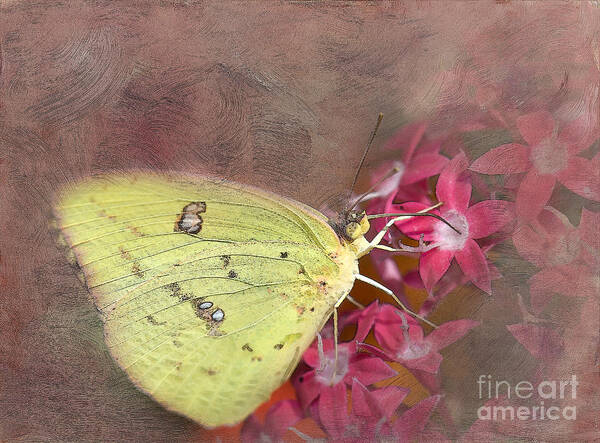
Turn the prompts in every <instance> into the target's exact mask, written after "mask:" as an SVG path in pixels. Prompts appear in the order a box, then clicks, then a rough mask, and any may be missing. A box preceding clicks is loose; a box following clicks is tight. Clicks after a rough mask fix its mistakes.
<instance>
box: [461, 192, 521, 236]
mask: <svg viewBox="0 0 600 443" xmlns="http://www.w3.org/2000/svg"><path fill="white" fill-rule="evenodd" d="M513 209H514V205H513V203H511V202H507V201H504V200H485V201H482V202H479V203H476V204H474V205H473V206H471V207H470V208H468V209H467V212H466V214H465V215H466V217H467V222H468V223H469V237H470V238H482V237H487V236H488V235H491V234H493V233H494V232H497V231H499V230H500V228H502V227H504V225H506V224H507V223H508V222H510V221H511V220H514V212H513Z"/></svg>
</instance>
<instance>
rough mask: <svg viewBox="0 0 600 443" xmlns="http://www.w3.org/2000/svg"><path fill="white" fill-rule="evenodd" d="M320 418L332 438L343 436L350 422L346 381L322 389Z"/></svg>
mask: <svg viewBox="0 0 600 443" xmlns="http://www.w3.org/2000/svg"><path fill="white" fill-rule="evenodd" d="M319 419H320V421H321V423H322V424H323V427H324V428H325V430H326V431H327V434H329V436H330V437H331V438H334V439H341V438H343V436H344V433H345V431H346V428H347V427H348V423H349V419H348V399H347V396H346V385H345V384H344V383H338V384H337V385H334V386H328V387H324V388H323V389H321V396H320V398H319Z"/></svg>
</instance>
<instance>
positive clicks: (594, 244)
mask: <svg viewBox="0 0 600 443" xmlns="http://www.w3.org/2000/svg"><path fill="white" fill-rule="evenodd" d="M578 230H579V237H580V238H581V239H582V240H584V241H585V242H587V243H588V244H589V245H590V246H591V248H592V249H593V250H594V251H595V252H600V212H592V211H588V210H587V209H585V208H583V209H582V210H581V221H580V222H579V228H578Z"/></svg>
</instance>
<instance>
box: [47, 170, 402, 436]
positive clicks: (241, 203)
mask: <svg viewBox="0 0 600 443" xmlns="http://www.w3.org/2000/svg"><path fill="white" fill-rule="evenodd" d="M55 214H56V218H57V221H58V226H59V228H60V230H61V232H62V235H63V236H64V239H65V240H66V243H67V244H68V246H69V248H70V250H71V251H72V252H73V253H74V255H75V257H76V260H77V264H78V266H79V268H80V269H81V271H82V273H83V275H84V277H85V282H86V284H87V286H88V288H89V291H90V292H91V294H92V296H93V299H94V303H95V305H96V307H97V309H98V311H99V313H100V315H101V317H102V319H103V322H104V333H105V341H106V344H107V346H108V348H109V350H110V353H111V354H112V356H113V358H114V359H115V360H116V362H117V363H118V364H119V366H120V367H121V368H122V369H123V370H124V371H125V372H126V373H127V375H128V377H129V378H130V379H131V381H132V382H133V383H134V384H135V385H136V386H137V387H138V388H140V389H141V390H143V391H144V392H146V393H147V394H148V395H149V396H151V397H152V398H153V399H155V400H156V401H157V402H159V403H160V404H161V405H163V406H164V407H165V408H167V409H169V410H171V411H175V412H177V413H179V414H182V415H184V416H187V417H189V418H191V419H192V420H195V421H196V422H198V423H200V424H202V425H204V426H207V427H214V426H220V425H226V424H234V423H237V422H239V421H241V420H243V419H244V418H245V417H246V416H248V415H249V414H250V413H251V412H252V411H253V410H254V409H255V408H256V407H257V406H258V405H260V404H261V403H263V402H264V401H266V400H267V399H268V398H269V396H270V395H271V393H272V392H273V391H274V390H275V389H276V388H278V387H279V386H280V385H281V384H282V383H284V382H285V381H286V380H287V379H288V378H289V377H290V375H291V373H292V371H293V370H294V369H295V367H296V365H297V364H298V362H299V360H300V358H301V356H302V354H303V352H304V350H305V349H306V348H307V347H308V346H309V345H310V344H311V342H312V341H313V339H314V338H315V335H316V334H317V333H318V331H319V330H320V329H321V328H322V327H323V326H324V324H325V322H326V321H327V320H328V319H329V318H330V317H331V315H332V314H333V317H334V325H335V326H336V327H337V311H336V308H337V307H338V306H339V305H340V304H341V302H342V301H343V300H344V299H345V298H346V297H347V296H348V293H349V292H350V289H351V288H352V286H353V284H354V281H355V280H363V281H366V282H367V283H370V284H373V285H374V286H376V287H378V288H380V289H382V290H383V291H386V292H387V293H389V294H390V295H392V296H394V295H393V293H392V292H391V291H390V290H389V289H387V288H385V287H384V286H382V285H380V284H379V283H377V282H375V281H373V280H371V279H369V278H367V277H364V276H362V275H361V274H360V273H359V269H358V259H359V258H360V257H362V256H363V255H365V254H367V253H368V252H369V251H371V250H372V249H373V248H376V247H382V248H387V249H390V248H389V247H384V246H382V245H379V243H380V242H381V240H382V238H383V236H384V234H385V232H386V231H387V229H389V227H390V226H391V225H392V224H393V222H394V221H395V220H396V218H392V219H391V220H390V221H389V222H388V223H387V224H386V227H385V228H384V229H383V230H382V231H380V232H379V233H378V234H377V235H376V236H375V238H374V239H373V240H372V241H370V242H369V241H367V240H366V239H365V237H364V234H365V233H366V232H367V231H368V230H369V221H368V219H369V216H367V215H366V214H365V213H364V212H363V211H354V210H348V211H345V212H344V213H343V214H342V216H341V217H340V218H339V219H337V220H335V221H332V220H328V219H327V218H326V217H325V216H324V215H322V214H321V213H320V212H318V211H316V210H314V209H312V208H310V207H309V206H306V205H304V204H302V203H299V202H296V201H293V200H291V199H287V198H284V197H282V196H278V195H275V194H271V193H268V192H266V191H263V190H260V189H257V188H253V187H250V186H246V185H240V184H236V183H234V182H230V181H225V180H218V179H214V178H209V177H203V176H193V175H183V174H178V173H153V172H149V171H141V170H140V171H131V172H126V173H114V174H108V175H105V176H96V177H91V178H88V179H84V180H82V181H80V182H77V183H75V184H71V185H69V186H67V187H65V188H64V189H63V190H62V192H60V194H59V196H58V198H57V200H56V204H55ZM394 297H395V296H394ZM396 300H397V299H396ZM397 302H398V303H400V301H399V300H397Z"/></svg>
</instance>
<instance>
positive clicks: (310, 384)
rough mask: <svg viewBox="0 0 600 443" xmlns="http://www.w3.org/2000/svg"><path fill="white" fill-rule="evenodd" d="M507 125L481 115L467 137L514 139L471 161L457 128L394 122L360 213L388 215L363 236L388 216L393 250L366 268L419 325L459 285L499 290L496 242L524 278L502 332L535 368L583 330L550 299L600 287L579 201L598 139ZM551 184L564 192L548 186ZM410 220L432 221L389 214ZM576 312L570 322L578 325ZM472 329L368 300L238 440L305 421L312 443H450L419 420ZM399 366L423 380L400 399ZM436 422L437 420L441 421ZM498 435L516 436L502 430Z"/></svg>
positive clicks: (594, 196)
mask: <svg viewBox="0 0 600 443" xmlns="http://www.w3.org/2000/svg"><path fill="white" fill-rule="evenodd" d="M488 117H489V115H488ZM513 117H514V118H512V119H511V118H508V117H507V118H504V119H500V118H499V116H498V115H496V118H488V119H487V120H486V119H483V118H482V119H480V121H479V122H478V123H477V125H476V126H477V128H476V129H477V130H480V129H481V127H485V124H484V123H482V122H485V121H487V122H488V123H487V124H490V123H489V122H490V121H493V122H495V124H501V125H503V126H504V127H505V130H506V133H509V134H513V136H512V137H513V140H512V141H511V142H510V143H503V144H500V145H498V146H496V147H493V149H491V150H488V151H487V152H486V153H484V154H483V155H474V153H473V150H469V149H467V146H466V145H465V144H463V143H462V142H461V138H460V137H457V134H456V133H455V134H452V136H446V137H444V138H431V137H430V136H428V133H427V128H428V124H427V123H426V122H417V123H413V124H410V125H408V126H406V127H404V128H403V129H401V130H400V131H399V132H398V133H397V134H396V135H395V136H394V137H393V138H392V139H391V140H390V141H389V142H388V143H387V144H386V147H385V148H386V149H387V150H390V151H394V152H395V154H396V155H395V156H394V157H395V160H393V161H391V162H389V163H387V164H385V165H382V166H381V168H380V169H378V170H377V171H376V172H375V173H374V174H373V177H372V181H373V183H375V184H377V186H375V189H374V191H373V192H371V193H370V194H369V195H368V196H367V198H365V200H366V201H367V208H366V209H367V213H369V214H393V215H389V216H387V218H385V217H382V218H378V219H373V220H372V228H373V231H372V232H377V231H379V230H380V229H381V228H382V227H383V226H384V225H385V224H386V223H387V222H388V221H389V220H390V219H392V218H396V221H395V222H394V225H393V229H391V230H390V231H388V233H387V234H386V236H385V237H384V243H386V245H387V246H388V247H389V249H391V250H393V251H395V252H393V253H390V252H389V251H382V250H374V251H373V253H372V254H371V260H372V263H373V264H374V266H375V268H376V270H377V271H378V273H379V276H380V281H381V282H382V283H383V284H384V285H385V286H387V287H388V288H389V289H391V290H392V291H393V292H394V293H395V294H396V295H397V296H398V298H399V299H400V300H401V301H402V302H404V303H405V304H407V305H409V306H410V307H411V308H412V309H413V310H414V311H415V312H418V313H419V315H420V316H421V317H427V316H429V315H430V314H432V313H434V312H435V311H436V309H437V308H438V306H439V305H440V302H441V301H442V300H443V299H444V298H445V297H446V296H447V295H448V294H450V293H451V292H452V291H453V290H454V289H455V288H458V287H461V286H464V285H467V284H468V283H472V284H473V285H474V286H475V287H476V288H479V289H480V290H481V291H483V293H485V294H490V295H494V296H497V294H496V291H495V290H494V289H493V286H494V285H493V284H492V283H493V282H494V281H495V280H498V279H501V278H502V274H501V272H500V271H499V267H498V266H497V263H495V262H497V261H500V262H501V261H502V260H501V259H498V256H499V254H498V253H495V254H492V253H493V252H494V248H495V247H496V246H498V245H502V249H503V250H506V248H507V247H511V248H514V251H515V255H517V256H518V257H520V258H519V260H523V262H524V263H528V265H527V266H529V267H530V268H532V269H534V271H533V273H532V274H531V275H529V276H527V278H526V280H525V281H524V282H521V284H520V286H519V291H517V293H515V294H510V296H511V297H512V303H513V304H514V311H515V312H518V313H520V316H521V318H522V321H521V322H520V323H514V324H506V325H505V326H506V330H507V331H508V332H509V333H510V334H512V336H513V337H514V339H515V340H516V341H517V342H518V343H520V345H522V346H523V348H524V349H525V350H526V351H527V352H529V353H530V354H531V356H533V357H535V359H537V361H539V362H540V364H544V365H552V364H553V363H554V362H556V361H557V359H558V358H560V357H561V356H563V355H564V353H565V352H567V350H568V347H569V345H570V344H571V345H573V346H574V347H575V348H577V347H576V346H575V341H576V340H578V339H581V337H580V335H581V334H579V335H578V334H573V333H570V334H569V333H563V332H564V331H565V329H564V328H557V327H556V326H555V323H556V322H551V321H549V320H548V318H547V317H546V316H545V315H546V314H547V312H548V310H549V309H552V308H551V307H549V306H550V305H551V304H552V303H551V302H552V300H553V297H567V298H571V299H572V298H578V299H580V300H583V303H584V304H585V306H588V307H589V306H591V305H593V303H592V302H591V300H593V299H594V298H596V299H597V296H598V293H600V286H599V285H600V280H599V279H598V269H599V267H600V240H599V239H600V236H599V235H598V233H599V232H598V226H600V214H599V213H598V212H593V211H592V210H591V209H588V208H587V207H586V202H598V201H600V154H598V152H596V151H594V149H593V146H592V145H593V142H594V141H595V140H596V139H597V138H598V135H599V134H598V131H593V130H590V128H589V125H586V124H585V121H583V120H582V119H575V120H572V121H567V122H563V121H560V120H559V119H558V118H556V117H554V116H552V115H550V114H549V113H548V112H545V111H538V112H533V113H528V114H524V115H520V116H519V115H515V116H513ZM511 121H513V123H511ZM499 122H500V123H499ZM467 127H468V125H467V126H464V125H463V126H461V130H462V131H465V128H467ZM458 135H459V136H460V133H459V134H458ZM596 150H597V148H596ZM498 176H501V180H498V179H497V178H498ZM558 184H561V185H562V186H564V188H560V189H558V190H557V186H558ZM556 192H572V193H574V194H575V195H577V196H578V198H580V201H581V202H583V203H581V209H580V211H579V213H578V214H576V216H577V215H578V217H575V218H579V223H578V224H577V226H574V225H573V224H572V222H571V221H570V218H569V217H567V215H566V214H564V213H562V212H560V210H559V209H557V208H556V207H554V206H553V205H552V203H553V201H554V199H553V197H552V196H553V195H554V194H555V193H556ZM496 196H502V198H498V197H496ZM590 207H592V206H590ZM414 213H422V214H434V215H435V216H437V217H428V216H409V215H407V216H406V217H405V218H398V217H399V216H400V215H402V214H414ZM569 216H571V218H573V214H572V213H571V214H569ZM371 235H374V234H371ZM402 256H416V257H417V258H418V267H416V268H414V269H409V270H408V271H407V270H406V269H401V267H400V266H399V261H398V258H399V257H402ZM490 257H496V260H495V261H494V260H491V259H490ZM407 288H420V289H421V290H424V291H425V292H426V295H425V297H426V298H425V299H424V300H422V301H421V302H420V303H418V304H416V303H412V304H411V303H409V300H408V297H407V296H406V290H407ZM502 296H505V295H504V294H502ZM590 303H591V304H590ZM585 306H584V308H582V311H581V315H582V316H586V315H587V316H588V317H589V316H590V314H589V310H590V309H588V308H585ZM559 311H560V310H559ZM593 312H595V311H593ZM557 315H558V314H557ZM582 318H583V317H582ZM554 319H556V315H555V316H554ZM585 320H586V321H587V322H588V323H589V322H590V320H589V318H587V317H586V319H585ZM478 325H479V322H477V321H475V320H470V319H461V320H449V321H446V322H444V323H441V324H439V325H438V326H437V327H436V328H434V329H432V330H430V331H429V332H426V329H424V328H427V326H426V325H424V324H422V322H421V321H419V320H418V318H416V317H415V316H413V315H411V314H409V313H408V312H405V311H403V310H402V309H400V308H399V307H396V306H393V305H389V304H385V303H384V304H381V303H379V302H378V301H377V300H375V301H373V302H372V303H371V304H369V305H368V306H366V307H365V308H362V309H356V310H353V311H350V312H349V313H346V314H345V315H343V316H342V317H341V319H340V330H343V329H344V328H345V327H347V326H352V327H353V328H355V330H356V332H355V335H354V338H353V340H352V341H349V342H342V343H339V345H338V349H337V354H336V353H335V350H334V344H333V339H332V334H333V331H329V333H326V332H324V337H321V336H319V337H318V339H317V340H315V342H314V343H313V345H312V347H310V348H309V349H308V350H307V351H306V352H305V354H304V356H303V362H302V364H301V365H300V366H299V368H298V369H297V370H296V372H295V374H294V376H293V386H294V389H295V393H296V398H295V399H290V400H285V401H283V402H280V403H277V404H275V405H274V406H273V407H272V408H271V409H270V411H269V412H268V413H267V417H266V419H265V421H264V424H263V423H260V422H259V421H258V420H257V419H256V417H251V418H249V419H248V420H247V421H246V423H245V424H244V428H243V432H242V436H243V438H244V439H245V440H247V441H256V440H260V439H263V440H265V441H280V440H282V439H284V434H285V432H292V431H295V432H296V433H297V434H298V435H300V436H301V437H308V436H306V435H304V434H303V433H302V431H300V430H299V429H298V428H297V427H296V425H297V424H298V423H302V422H304V421H306V420H310V421H311V422H312V423H313V425H314V426H313V429H317V430H319V432H321V434H320V435H325V436H327V437H328V438H330V439H333V440H335V441H348V442H354V441H362V440H367V441H371V440H376V441H380V440H394V441H409V440H411V439H413V438H415V437H417V436H418V435H420V436H428V437H430V438H435V439H437V440H440V441H443V440H444V439H446V438H448V437H447V436H444V435H442V434H441V433H440V432H439V427H437V428H436V427H434V426H432V425H431V423H430V418H431V416H432V413H433V411H434V410H435V409H436V408H437V409H438V410H440V414H437V415H444V413H443V411H446V410H447V408H446V406H444V398H443V396H442V395H441V394H442V393H441V390H440V386H441V380H440V371H439V369H440V364H441V363H442V360H443V356H442V354H441V353H440V351H441V350H443V349H444V348H445V347H447V346H448V345H450V344H452V343H454V342H456V341H457V340H459V339H460V338H462V337H463V336H465V335H466V334H467V333H468V332H469V331H470V330H472V329H473V328H474V327H476V326H478ZM329 327H330V326H329ZM337 332H338V331H336V333H337ZM400 368H401V370H402V371H408V372H410V374H411V375H412V376H413V377H414V379H416V380H417V381H418V383H419V385H420V386H421V391H420V392H419V393H418V395H416V399H415V396H412V398H411V401H410V402H409V401H407V398H408V397H407V396H409V397H411V395H409V394H411V390H410V388H409V386H402V385H398V384H397V383H396V379H397V377H396V376H397V374H398V372H397V371H398V370H400ZM540 376H541V372H540ZM447 415H448V414H445V415H444V417H443V419H444V420H450V419H449V418H448V417H447ZM438 418H439V417H438ZM290 429H291V431H290ZM491 432H492V430H491V428H490V427H489V426H488V425H487V424H485V423H481V422H475V423H474V424H473V426H472V427H471V429H470V430H469V431H468V432H467V433H466V434H464V436H463V438H465V439H468V438H484V437H486V436H490V435H491V434H490V433H491ZM494 432H500V431H498V430H497V429H496V430H494ZM507 432H509V433H510V435H524V434H519V433H520V432H524V431H523V430H522V429H515V428H514V427H513V428H511V429H510V430H509V431H507ZM451 437H452V438H458V437H459V435H457V434H456V433H455V434H454V435H452V436H451Z"/></svg>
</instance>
